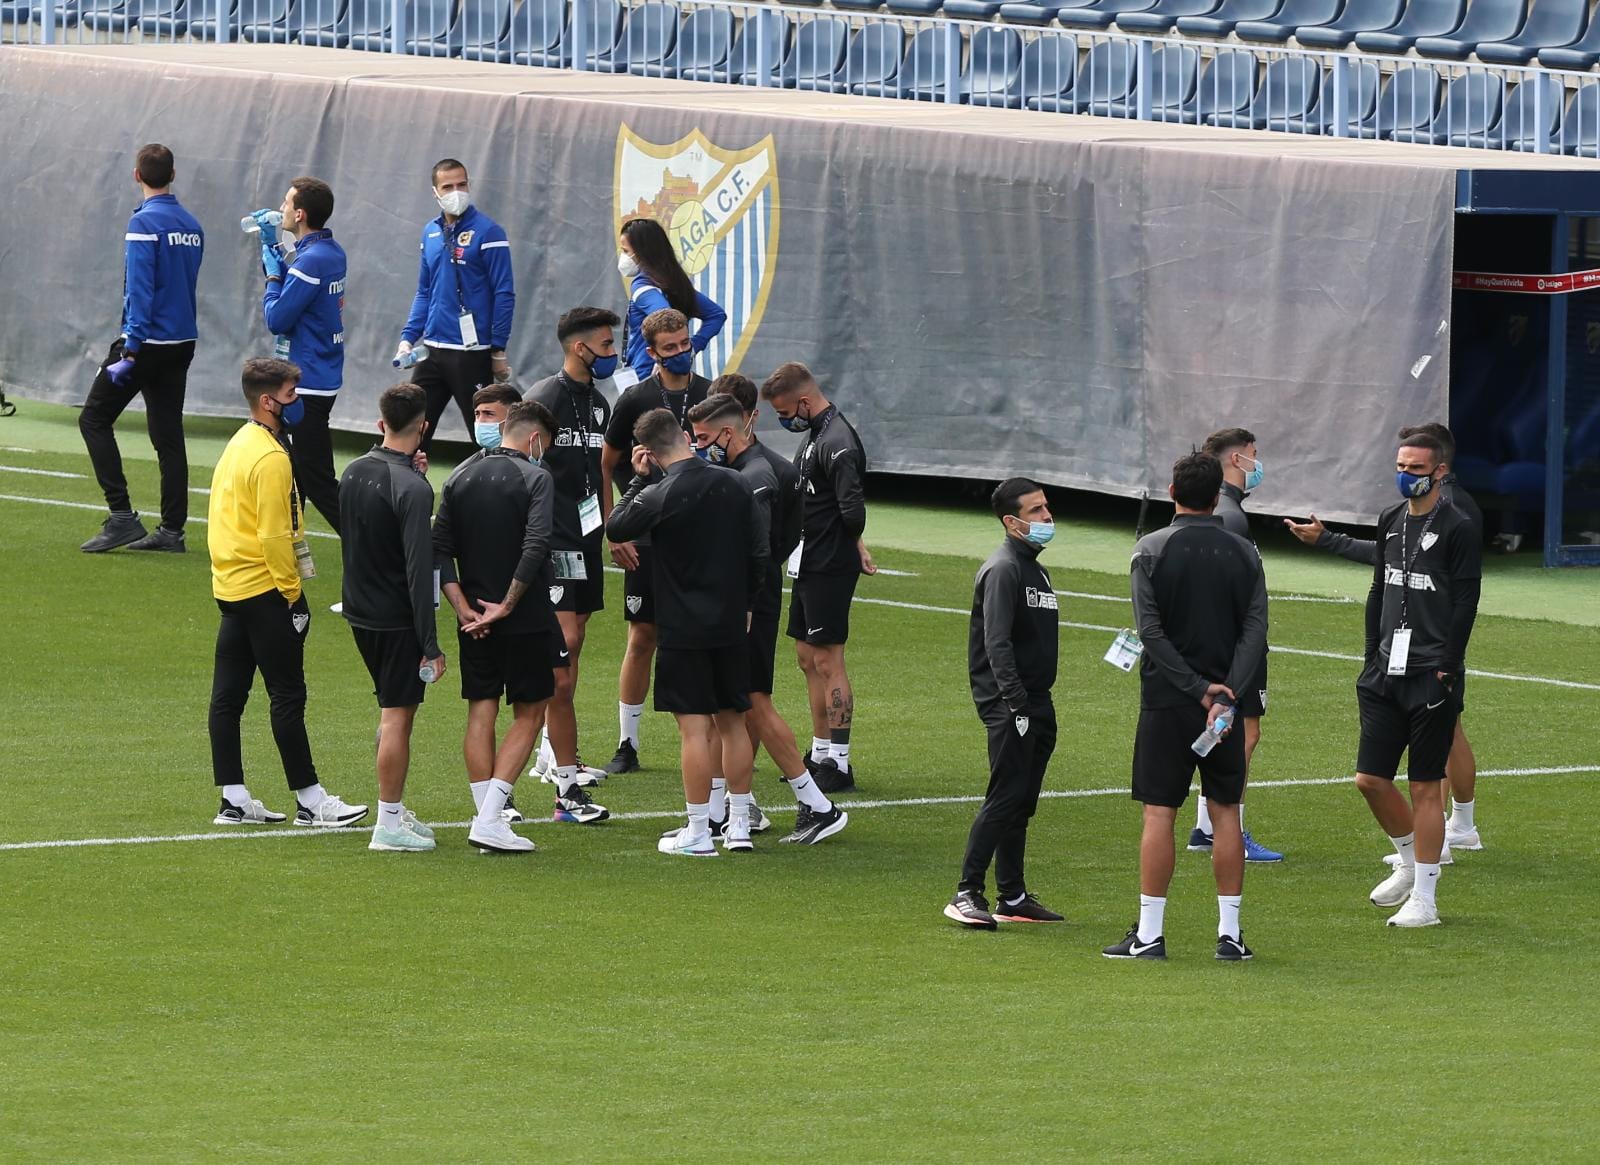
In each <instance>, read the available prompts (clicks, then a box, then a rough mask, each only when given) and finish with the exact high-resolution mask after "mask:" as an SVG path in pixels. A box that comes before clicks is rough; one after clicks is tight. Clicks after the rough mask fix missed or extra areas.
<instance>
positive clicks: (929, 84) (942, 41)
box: [900, 24, 1000, 101]
mask: <svg viewBox="0 0 1600 1165" xmlns="http://www.w3.org/2000/svg"><path fill="white" fill-rule="evenodd" d="M949 27H950V26H949V25H945V24H935V25H933V26H932V27H931V28H924V29H923V30H922V31H921V32H919V33H917V35H916V36H914V37H912V38H911V46H910V47H909V48H907V49H906V55H905V59H904V60H903V61H901V62H900V96H902V97H905V98H908V99H909V100H911V101H943V100H944V66H945V45H946V35H945V31H946V29H947V28H949ZM988 31H990V30H989V29H976V30H974V38H976V35H977V33H979V32H988ZM994 31H996V32H998V31H1000V30H999V29H995V30H994Z"/></svg>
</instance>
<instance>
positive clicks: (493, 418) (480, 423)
mask: <svg viewBox="0 0 1600 1165" xmlns="http://www.w3.org/2000/svg"><path fill="white" fill-rule="evenodd" d="M520 400H522V394H521V393H520V392H518V391H517V390H516V389H515V388H514V387H512V386H511V385H509V384H486V385H484V386H483V387H482V388H480V389H478V391H477V392H475V393H473V394H472V440H473V443H474V444H475V445H477V448H476V449H474V450H473V451H472V453H471V454H470V455H468V457H467V459H466V460H465V461H463V462H462V463H461V465H457V466H456V467H455V469H454V470H452V471H451V472H453V473H459V472H460V471H461V466H462V465H467V464H469V463H471V462H474V461H480V460H482V459H483V456H484V454H486V453H487V452H489V451H490V450H491V449H496V448H499V446H500V442H501V426H502V425H504V424H505V419H506V413H507V412H508V411H509V410H510V408H511V406H512V405H514V404H516V403H517V402H519V401H520Z"/></svg>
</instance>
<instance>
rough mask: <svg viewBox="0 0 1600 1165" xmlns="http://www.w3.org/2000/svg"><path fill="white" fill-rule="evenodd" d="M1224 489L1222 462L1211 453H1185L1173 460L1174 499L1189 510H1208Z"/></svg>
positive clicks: (1213, 505) (1215, 502)
mask: <svg viewBox="0 0 1600 1165" xmlns="http://www.w3.org/2000/svg"><path fill="white" fill-rule="evenodd" d="M1220 492H1222V462H1220V461H1218V460H1217V459H1216V458H1215V457H1213V456H1212V455H1211V454H1209V453H1204V452H1194V453H1185V454H1184V455H1183V456H1182V457H1180V458H1178V459H1177V460H1176V461H1174V462H1173V463H1172V500H1173V501H1175V502H1177V503H1178V504H1179V505H1180V506H1182V507H1183V508H1184V509H1186V510H1209V509H1212V508H1214V507H1215V506H1216V504H1217V494H1219V493H1220Z"/></svg>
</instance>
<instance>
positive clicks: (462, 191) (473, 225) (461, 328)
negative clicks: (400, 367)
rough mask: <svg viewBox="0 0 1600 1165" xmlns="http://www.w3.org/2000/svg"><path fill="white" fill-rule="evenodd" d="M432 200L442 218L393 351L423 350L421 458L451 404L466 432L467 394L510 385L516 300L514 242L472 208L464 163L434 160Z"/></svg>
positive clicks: (425, 237) (434, 226)
mask: <svg viewBox="0 0 1600 1165" xmlns="http://www.w3.org/2000/svg"><path fill="white" fill-rule="evenodd" d="M433 197H434V201H436V202H437V203H438V204H439V210H440V212H441V213H440V215H439V217H438V218H436V219H433V220H432V221H431V222H429V223H428V224H427V225H426V226H424V227H423V228H422V247H421V252H422V255H421V260H420V262H419V264H418V268H417V294H416V296H415V297H414V298H413V299H412V301H411V315H410V316H409V317H408V318H407V320H406V325H405V327H404V328H403V329H402V330H401V332H400V346H399V348H398V349H397V350H396V352H395V358H396V359H400V358H402V357H404V356H406V355H408V354H409V353H410V352H411V348H412V345H414V344H416V343H417V342H418V341H421V342H422V343H424V344H426V345H427V347H428V351H427V359H426V360H423V361H419V362H418V363H417V364H416V366H415V369H414V371H413V372H412V374H411V382H412V383H413V384H418V385H421V386H422V388H423V390H424V391H425V392H426V393H427V394H428V431H427V435H426V436H425V437H424V438H423V444H422V451H423V452H424V453H426V452H427V450H428V445H429V443H430V442H431V441H432V439H433V432H434V430H435V429H436V428H437V427H438V424H439V418H440V417H441V416H443V415H444V410H445V406H446V405H448V404H449V403H450V402H451V401H452V400H454V401H455V402H456V407H457V408H459V409H460V410H461V419H462V421H463V422H465V424H466V426H467V429H468V431H469V432H470V431H471V430H472V426H473V420H472V394H473V393H474V392H475V391H476V390H478V389H480V388H482V387H483V386H484V385H486V384H488V383H490V382H491V381H493V382H496V383H500V384H504V383H506V382H508V381H510V379H511V365H510V363H509V362H508V361H507V359H506V345H508V344H509V343H511V318H512V314H513V312H514V311H515V310H516V303H517V293H516V286H515V282H514V280H513V279H512V275H511V243H510V241H509V240H508V239H507V238H506V232H505V228H504V227H502V226H501V225H500V224H499V223H497V222H495V221H494V220H493V219H492V218H490V217H489V216H488V215H486V214H484V213H483V212H482V211H481V210H479V209H478V208H477V207H475V206H473V205H472V187H471V183H470V181H469V180H468V178H467V168H466V166H465V165H463V164H462V163H461V162H458V161H457V160H456V159H454V158H444V159H441V160H440V161H438V162H435V163H434V166H433Z"/></svg>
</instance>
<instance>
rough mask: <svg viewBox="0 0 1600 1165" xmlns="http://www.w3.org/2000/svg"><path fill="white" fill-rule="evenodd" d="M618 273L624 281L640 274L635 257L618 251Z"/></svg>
mask: <svg viewBox="0 0 1600 1165" xmlns="http://www.w3.org/2000/svg"><path fill="white" fill-rule="evenodd" d="M617 271H618V272H619V273H620V274H621V275H622V277H623V278H624V279H632V278H633V277H634V276H635V275H637V274H639V264H638V263H637V262H635V261H634V258H633V256H632V255H630V254H628V252H626V251H618V252H617Z"/></svg>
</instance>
